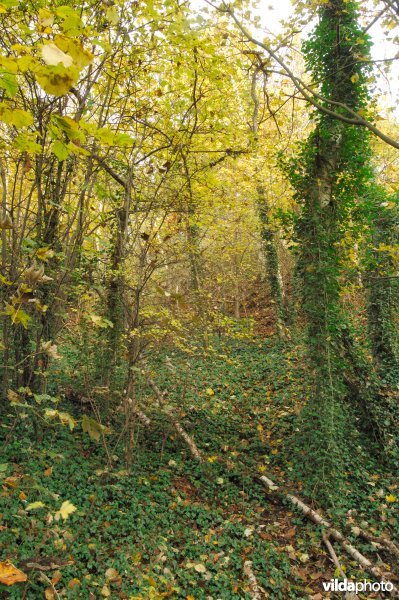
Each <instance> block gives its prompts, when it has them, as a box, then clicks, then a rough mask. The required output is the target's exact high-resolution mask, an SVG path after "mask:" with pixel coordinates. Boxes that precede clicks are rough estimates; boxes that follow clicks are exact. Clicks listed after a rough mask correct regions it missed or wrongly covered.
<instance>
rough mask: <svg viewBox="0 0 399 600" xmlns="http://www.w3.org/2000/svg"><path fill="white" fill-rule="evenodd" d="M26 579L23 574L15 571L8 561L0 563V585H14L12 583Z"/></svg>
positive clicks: (15, 568)
mask: <svg viewBox="0 0 399 600" xmlns="http://www.w3.org/2000/svg"><path fill="white" fill-rule="evenodd" d="M27 579H28V577H27V576H26V575H25V573H23V572H22V571H20V570H19V569H17V567H15V566H14V565H13V564H12V562H11V561H10V560H5V561H4V562H0V583H3V584H4V585H14V583H19V582H22V581H26V580H27Z"/></svg>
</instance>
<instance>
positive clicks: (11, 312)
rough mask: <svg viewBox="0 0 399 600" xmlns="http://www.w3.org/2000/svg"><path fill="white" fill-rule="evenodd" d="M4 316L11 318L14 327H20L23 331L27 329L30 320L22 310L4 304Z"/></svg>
mask: <svg viewBox="0 0 399 600" xmlns="http://www.w3.org/2000/svg"><path fill="white" fill-rule="evenodd" d="M4 314H5V315H8V316H10V317H11V321H12V322H13V323H14V325H22V327H23V328H24V329H27V328H28V323H29V321H30V320H31V318H30V316H29V315H28V314H27V313H26V312H25V311H24V310H22V308H14V306H12V305H11V304H6V308H5V311H4Z"/></svg>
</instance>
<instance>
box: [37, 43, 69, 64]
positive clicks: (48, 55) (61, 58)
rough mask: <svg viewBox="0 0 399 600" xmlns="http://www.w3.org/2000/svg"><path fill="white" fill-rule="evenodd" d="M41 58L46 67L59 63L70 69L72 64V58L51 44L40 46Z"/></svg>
mask: <svg viewBox="0 0 399 600" xmlns="http://www.w3.org/2000/svg"><path fill="white" fill-rule="evenodd" d="M42 58H43V60H44V62H45V63H46V65H52V66H55V65H59V64H60V63H61V64H62V65H64V67H70V66H71V65H72V64H73V60H72V57H71V56H69V55H68V54H65V52H63V51H62V50H60V49H59V48H58V47H57V46H56V45H55V44H53V42H50V43H49V44H45V45H44V46H42Z"/></svg>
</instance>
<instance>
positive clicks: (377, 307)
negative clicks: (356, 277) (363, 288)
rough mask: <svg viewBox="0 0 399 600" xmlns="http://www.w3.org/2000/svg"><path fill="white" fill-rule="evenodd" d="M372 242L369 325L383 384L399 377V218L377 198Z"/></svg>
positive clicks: (381, 197)
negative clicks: (398, 260) (398, 253)
mask: <svg viewBox="0 0 399 600" xmlns="http://www.w3.org/2000/svg"><path fill="white" fill-rule="evenodd" d="M371 229H372V231H371V240H370V242H371V243H370V250H369V255H370V256H369V264H368V271H367V279H366V285H367V291H368V325H369V335H370V340H371V348H372V352H373V358H374V361H375V364H376V367H377V370H378V372H379V375H380V377H381V379H382V380H383V382H385V383H389V384H396V383H397V382H398V377H399V339H398V337H399V336H398V320H399V279H398V277H397V259H396V260H395V255H396V253H397V247H398V243H399V214H398V210H397V207H396V205H395V203H394V202H390V201H389V200H388V201H387V199H386V198H385V197H384V195H383V194H377V197H376V198H374V202H373V206H372V223H371Z"/></svg>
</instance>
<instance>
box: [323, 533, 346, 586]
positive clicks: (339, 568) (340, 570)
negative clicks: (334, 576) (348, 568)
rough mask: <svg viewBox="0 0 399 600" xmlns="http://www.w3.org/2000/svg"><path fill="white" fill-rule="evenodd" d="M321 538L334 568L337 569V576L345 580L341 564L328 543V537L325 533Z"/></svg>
mask: <svg viewBox="0 0 399 600" xmlns="http://www.w3.org/2000/svg"><path fill="white" fill-rule="evenodd" d="M322 537H323V542H324V544H325V546H326V548H327V550H328V551H329V553H330V556H331V558H332V561H333V563H334V565H335V566H336V568H337V569H338V572H339V574H340V575H341V577H342V578H345V573H344V571H343V569H342V567H341V563H340V562H339V560H338V556H337V555H336V553H335V550H334V548H333V545H332V543H331V542H330V540H329V539H328V535H327V534H326V533H323V536H322Z"/></svg>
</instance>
